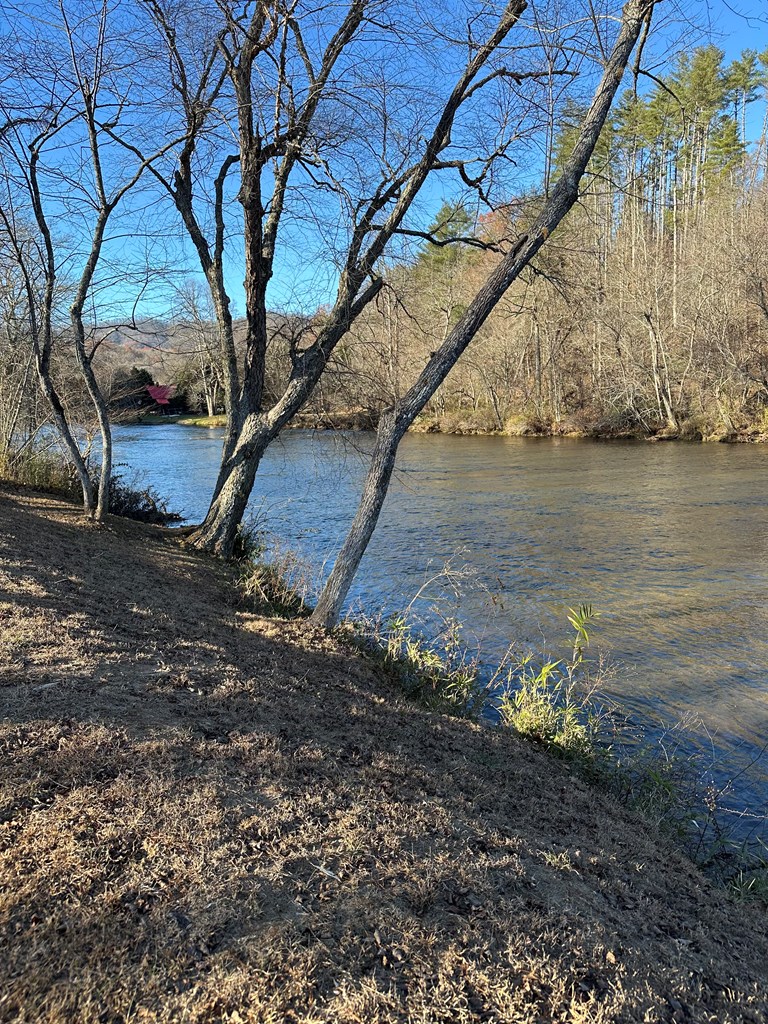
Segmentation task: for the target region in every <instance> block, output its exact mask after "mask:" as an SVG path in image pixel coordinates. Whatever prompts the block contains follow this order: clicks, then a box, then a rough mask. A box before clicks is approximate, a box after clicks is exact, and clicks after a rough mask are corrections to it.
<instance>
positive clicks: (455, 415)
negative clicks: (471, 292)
mask: <svg viewBox="0 0 768 1024" xmlns="http://www.w3.org/2000/svg"><path fill="white" fill-rule="evenodd" d="M377 421H378V414H377V412H376V410H374V409H364V408H355V409H337V410H333V411H328V412H326V411H322V412H312V411H302V412H299V413H297V414H296V416H295V417H294V418H293V419H292V420H291V421H290V422H289V423H288V424H287V425H286V427H287V429H294V430H375V429H376V426H377ZM125 422H127V423H136V424H139V425H142V426H153V425H161V424H168V423H178V424H179V425H180V426H183V427H202V428H212V427H224V426H226V423H227V418H226V416H224V415H217V416H195V415H189V414H182V415H173V416H170V415H169V416H161V415H158V414H156V413H145V414H143V415H141V416H138V417H137V418H135V419H133V420H129V421H125ZM410 430H411V432H412V433H416V434H451V435H458V436H471V437H571V438H581V439H585V440H593V441H650V442H658V441H689V442H690V441H694V442H718V443H721V444H765V443H767V442H768V432H767V431H766V429H765V420H764V419H763V420H760V421H759V422H754V423H747V422H745V423H742V424H739V425H734V424H730V425H729V426H726V425H725V424H724V423H722V422H714V421H708V420H706V419H705V418H703V417H700V418H694V419H690V420H684V421H683V422H682V423H681V424H680V427H679V429H678V430H673V429H670V428H669V427H666V428H659V429H650V428H648V429H646V428H643V427H641V426H627V425H626V424H621V423H615V422H607V421H602V420H593V421H592V420H588V419H584V418H583V417H576V418H566V419H563V420H558V421H549V420H542V419H538V418H536V417H526V416H515V417H511V418H510V419H508V420H507V421H506V422H505V423H504V424H503V425H502V426H499V425H498V422H496V421H495V420H494V417H493V415H492V414H491V412H490V410H488V409H481V410H478V411H475V412H472V411H452V412H446V413H443V414H433V413H423V414H422V415H421V416H419V417H418V418H417V419H416V421H415V422H414V424H413V425H412V426H411V428H410Z"/></svg>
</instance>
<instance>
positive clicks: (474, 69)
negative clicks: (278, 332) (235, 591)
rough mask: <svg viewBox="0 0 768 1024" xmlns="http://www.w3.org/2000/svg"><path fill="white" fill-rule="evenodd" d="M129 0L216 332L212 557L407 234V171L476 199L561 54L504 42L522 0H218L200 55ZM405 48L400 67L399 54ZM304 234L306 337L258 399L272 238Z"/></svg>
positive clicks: (177, 17)
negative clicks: (448, 180)
mask: <svg viewBox="0 0 768 1024" xmlns="http://www.w3.org/2000/svg"><path fill="white" fill-rule="evenodd" d="M144 3H145V5H146V7H147V8H148V9H149V10H150V11H151V13H152V15H153V17H154V19H155V23H156V24H157V26H158V28H159V30H160V32H161V34H162V36H163V38H164V40H165V43H166V47H167V53H168V62H169V66H170V69H171V87H172V91H173V96H174V98H175V100H176V102H178V103H180V105H181V108H182V110H183V116H184V119H185V124H186V131H187V137H186V141H185V144H184V146H183V147H182V149H181V151H180V153H179V154H178V160H177V163H176V165H175V167H174V169H173V171H172V172H170V171H169V172H168V173H160V171H159V170H158V169H155V171H154V173H155V174H156V177H157V179H158V180H159V181H161V182H162V183H163V185H164V187H165V188H166V189H167V190H168V192H169V193H170V194H171V196H172V197H173V200H174V202H175V205H176V207H177V209H178V211H179V213H180V215H181V218H182V220H183V222H184V225H185V227H186V229H187V232H188V233H189V237H190V238H191V239H192V242H193V244H194V247H195V249H196V252H197V255H198V258H199V261H200V265H201V268H202V270H203V272H204V274H205V277H206V280H207V281H208V284H209V287H210V289H211V295H212V300H213V305H214V309H215V312H216V316H217V319H218V321H219V327H220V337H221V340H222V346H223V354H222V367H223V372H224V379H225V388H224V390H225V402H226V407H227V413H228V429H227V436H226V440H225V443H224V448H223V455H222V463H221V470H220V473H219V477H218V481H217V484H216V487H215V491H214V495H213V500H212V503H211V506H210V509H209V511H208V514H207V515H206V517H205V519H204V521H203V523H202V524H201V525H200V526H199V527H198V528H197V530H196V531H194V532H193V534H192V535H191V537H190V543H192V544H193V545H195V546H197V547H199V548H202V549H205V550H208V551H211V552H215V553H217V554H220V555H223V556H229V555H231V553H232V551H233V547H234V543H235V539H236V536H237V530H238V527H239V524H240V522H241V520H242V517H243V514H244V512H245V508H246V504H247V502H248V498H249V496H250V493H251V489H252V486H253V482H254V478H255V474H256V471H257V469H258V466H259V463H260V460H261V458H262V456H263V454H264V452H265V450H266V449H267V447H268V445H269V444H270V443H271V442H272V441H273V440H274V438H275V437H276V436H277V435H278V433H279V432H280V430H281V429H282V428H283V426H284V425H285V424H286V423H287V422H288V421H289V420H290V419H291V418H292V417H293V416H294V415H295V414H296V413H297V411H298V410H299V409H300V408H301V407H302V406H303V405H304V403H305V402H306V401H307V400H308V399H309V397H310V396H311V395H312V393H313V391H314V389H315V387H316V385H317V384H318V381H319V380H320V378H321V376H322V374H323V373H324V371H325V369H326V367H327V365H328V364H329V361H330V360H331V356H332V354H333V352H334V350H335V349H336V347H337V345H338V344H339V342H340V341H341V340H342V339H343V338H344V337H345V336H346V335H347V332H348V331H349V329H350V327H351V325H352V324H353V323H354V322H355V320H356V319H357V317H358V316H359V315H360V313H361V312H362V311H363V310H364V309H365V308H366V306H367V305H368V303H370V302H371V300H372V299H373V298H374V297H375V296H376V295H377V294H378V293H379V291H380V288H381V284H382V281H381V271H380V263H381V260H382V258H383V257H384V255H385V253H386V252H387V251H389V250H390V249H391V247H392V245H393V244H394V243H395V241H396V240H397V239H400V238H402V237H403V234H404V233H405V234H406V235H407V234H409V233H410V234H412V233H413V229H412V228H409V227H408V224H407V218H408V217H409V216H412V215H413V214H414V213H415V212H416V211H415V208H416V201H417V199H418V197H419V195H420V194H421V192H422V190H423V188H424V185H425V183H426V182H427V181H428V180H429V179H430V177H431V176H433V175H434V174H435V173H437V172H449V171H450V172H452V173H453V174H455V175H456V176H457V177H458V178H459V180H460V182H461V184H462V186H463V187H464V188H466V189H469V190H471V191H474V192H475V193H476V194H477V195H479V196H482V197H485V198H486V199H487V190H488V189H489V188H490V187H491V186H492V185H493V175H494V174H498V173H500V172H499V171H498V167H499V161H500V158H501V157H503V155H504V154H505V153H506V152H507V151H508V148H509V146H510V144H511V142H512V140H513V139H514V138H515V137H516V136H517V135H519V134H520V133H521V132H522V131H523V130H524V128H525V125H526V123H527V121H528V120H529V119H530V117H531V110H532V101H531V94H532V93H533V92H534V91H535V89H537V88H539V83H540V82H545V81H546V82H551V78H552V75H553V74H557V73H559V72H561V73H566V70H567V64H568V57H567V55H566V54H562V55H561V65H562V66H561V67H560V68H554V67H553V66H552V60H551V59H550V60H549V62H548V63H547V66H546V67H539V65H538V64H537V63H536V62H535V61H533V62H532V61H531V54H532V53H533V52H534V51H533V48H532V47H528V46H521V47H520V48H519V50H518V51H516V52H515V53H514V54H513V51H511V50H510V49H509V48H508V47H507V45H506V40H507V36H508V35H509V33H510V32H511V30H512V29H513V27H514V26H515V25H517V24H518V22H519V19H520V17H521V15H522V13H523V12H524V10H525V8H526V0H508V2H507V3H506V6H503V7H502V8H501V10H500V11H499V12H498V14H496V15H495V16H493V17H492V11H491V8H490V6H489V5H483V6H478V7H477V10H476V11H475V12H474V13H473V15H472V17H471V18H470V19H469V21H468V23H467V28H466V32H462V34H461V35H460V36H458V37H457V35H456V26H455V21H456V19H455V11H454V10H452V9H449V8H446V10H445V11H442V12H441V11H440V9H439V7H435V8H434V11H433V14H432V17H431V18H430V19H425V18H424V17H423V13H422V12H421V11H420V10H419V9H417V8H410V7H409V6H408V5H406V4H404V3H402V2H399V3H396V2H395V0H348V2H347V3H345V4H344V5H343V6H342V7H341V8H338V7H337V6H334V5H331V4H327V5H320V7H319V8H318V7H316V6H310V5H308V6H306V7H305V6H304V5H303V4H301V3H300V2H298V0H270V2H267V0H260V2H257V3H255V4H249V5H239V4H236V3H234V2H233V0H219V2H217V4H216V5H215V6H214V5H213V4H211V7H210V9H206V10H207V13H209V14H210V19H209V20H208V21H207V22H206V29H205V31H206V33H207V36H206V42H207V49H205V50H204V53H203V56H202V57H201V56H200V55H199V54H200V49H199V47H198V49H197V50H196V49H195V48H194V47H193V46H192V45H191V44H190V42H189V33H190V23H189V19H188V17H187V16H186V14H185V13H184V11H183V9H182V8H180V7H179V6H178V5H175V4H172V3H170V0H144ZM214 13H216V15H217V16H218V20H214ZM440 17H442V18H443V21H444V25H443V28H442V29H438V28H437V27H436V24H435V22H436V21H437V20H438V19H439V18H440ZM196 27H199V23H197V24H196ZM417 51H418V62H419V63H418V67H417V68H416V67H414V66H413V65H410V66H408V65H407V63H406V66H405V67H404V60H405V61H411V62H414V61H415V60H416V57H415V54H416V52H417ZM404 54H405V55H407V57H404V56H403V55H404ZM513 56H514V62H515V66H514V67H512V66H510V62H511V61H512V58H513ZM550 56H551V55H550ZM430 64H431V65H432V66H433V68H434V74H432V73H431V71H432V68H430V66H429V65H430ZM393 69H394V70H393ZM398 69H400V71H401V74H402V71H403V70H404V71H405V73H404V74H402V80H398V74H397V72H398ZM438 69H439V72H438ZM568 73H569V74H570V73H571V72H568ZM443 83H446V84H445V85H443ZM514 97H517V99H518V100H519V103H518V104H517V105H516V104H515V103H514V102H513V99H514ZM513 111H515V113H514V115H513V113H512V112H513ZM227 133H228V134H227ZM201 168H204V169H205V170H206V171H207V172H208V174H207V178H205V175H204V174H203V172H201ZM206 182H207V186H206ZM206 194H208V195H209V197H210V202H206ZM233 199H236V202H237V203H238V204H239V206H240V207H241V224H240V227H239V228H238V230H237V231H236V232H235V234H236V235H237V238H238V239H239V240H240V241H241V242H242V245H243V253H244V269H245V281H244V290H245V319H246V337H245V344H244V349H245V355H244V362H243V365H242V367H241V366H240V365H239V363H238V359H237V353H236V350H235V345H234V335H233V323H232V314H231V309H230V306H231V302H230V296H229V294H228V292H227V288H226V285H225V272H224V269H225V250H226V246H227V241H228V238H229V236H230V233H231V232H230V230H229V223H230V221H229V207H230V204H231V202H232V200H233ZM326 218H327V219H326ZM312 237H316V238H319V239H322V244H323V246H324V248H325V256H326V258H327V259H328V262H329V264H330V273H331V275H332V276H334V277H335V278H336V279H337V282H338V284H337V289H336V295H335V298H334V300H333V302H332V303H331V304H330V307H329V308H328V309H327V311H326V313H325V315H324V316H323V318H322V323H321V325H320V327H319V329H318V330H317V331H316V332H315V333H314V335H313V337H312V338H311V339H310V338H308V337H307V336H306V335H305V336H304V338H303V341H302V343H300V344H297V345H296V346H294V347H292V348H291V351H290V370H289V373H288V376H287V379H286V380H285V381H284V384H283V388H282V392H281V393H280V394H279V395H278V396H277V397H276V398H274V396H270V395H268V394H267V391H266V389H265V381H266V358H267V344H268V333H269V332H268V317H267V309H268V302H267V294H268V286H269V283H270V280H271V278H272V276H273V273H274V271H275V266H276V260H278V259H279V258H280V256H281V252H282V253H284V247H285V245H286V239H288V242H289V243H293V242H295V243H296V244H297V245H300V244H303V245H304V247H305V248H308V247H309V244H308V243H309V240H310V239H311V238H312ZM303 256H304V254H302V256H300V257H299V258H298V261H297V262H298V264H299V267H300V268H301V269H304V268H305V266H306V264H305V263H304V262H303Z"/></svg>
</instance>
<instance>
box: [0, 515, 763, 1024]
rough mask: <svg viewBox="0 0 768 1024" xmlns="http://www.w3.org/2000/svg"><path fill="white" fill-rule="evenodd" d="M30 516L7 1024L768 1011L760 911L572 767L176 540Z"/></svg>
mask: <svg viewBox="0 0 768 1024" xmlns="http://www.w3.org/2000/svg"><path fill="white" fill-rule="evenodd" d="M0 500H4V499H0ZM6 510H7V512H8V520H13V528H12V530H10V531H9V530H4V532H3V536H2V537H1V538H0V561H1V562H2V564H3V566H4V571H5V584H4V589H3V592H2V594H0V602H4V604H0V607H2V608H3V612H4V615H5V620H4V621H5V622H6V624H10V629H11V630H14V629H15V630H16V631H17V633H19V635H20V637H21V641H20V643H19V644H18V645H17V648H16V649H14V650H12V651H11V653H10V656H9V657H7V658H6V664H5V666H4V668H3V676H2V679H3V682H4V683H5V685H4V686H3V687H0V695H1V696H2V699H3V702H4V717H5V722H4V724H3V726H2V728H1V729H0V744H2V762H1V764H0V779H2V786H1V787H0V794H2V796H1V799H2V802H1V803H0V822H2V828H3V832H2V849H1V851H0V933H1V937H2V942H3V944H4V946H5V948H6V949H8V950H10V957H9V964H8V967H9V969H8V971H7V973H6V978H5V981H4V982H0V1019H9V1020H10V1019H14V1016H13V1014H14V1013H16V1018H17V1019H25V1017H24V1014H26V1019H29V1020H32V1019H35V1020H47V1019H50V1020H78V1021H81V1020H82V1021H86V1020H88V1021H90V1020H121V1019H123V1020H126V1021H127V1020H138V1019H142V1014H143V1015H144V1017H143V1019H150V1020H160V1019H167V1020H177V1019H182V1018H183V1019H189V1020H200V1021H203V1020H205V1021H209V1020H222V1021H224V1020H227V1019H231V1020H237V1018H236V1017H234V1016H230V1017H229V1018H228V1015H233V1014H234V1013H235V1012H237V1013H239V1014H240V1015H241V1019H243V1020H248V1019H249V1017H248V1016H247V1014H250V1015H251V1018H250V1019H254V1020H262V1019H270V1018H269V1015H270V1014H271V1015H272V1016H271V1019H275V1020H279V1019H284V1020H291V1019H293V1020H305V1019H306V1020H309V1019H327V1020H361V1019H364V1020H371V1021H375V1020H382V1021H383V1020H388V1021H391V1020H401V1019H402V1020H406V1019H424V1020H446V1021H447V1020H454V1019H455V1020H462V1019H464V1020H478V1021H479V1020H518V1019H520V1020H524V1019H536V1018H537V1017H539V1018H540V1019H550V1018H552V1017H555V1016H556V1015H557V1014H560V1015H561V1016H562V1015H563V1014H564V1013H566V1011H567V1012H569V1013H571V1018H572V1019H577V1017H576V1011H577V1009H578V1008H579V1007H581V1008H582V1009H584V1010H586V1008H588V1007H590V1006H591V1007H592V1009H593V1010H594V1015H597V1014H599V1013H602V1014H603V1018H604V1019H606V1020H612V1019H626V1020H633V1019H638V1020H639V1019H643V1015H644V1014H645V1013H646V1012H647V1011H648V1009H649V1008H650V1007H652V1006H655V1007H656V1008H657V1010H658V1012H660V1013H663V1012H667V1011H668V1010H669V1006H670V1005H672V1004H668V1002H667V999H668V997H669V998H674V999H676V1000H677V1001H678V1002H680V1003H681V1005H682V1004H683V1003H684V1004H685V1005H686V1006H690V1007H693V1008H694V1009H695V1012H699V1013H700V1017H701V1019H706V1018H705V1017H704V1008H706V1010H707V1012H708V1013H710V1017H711V1016H712V1015H713V1014H714V1015H715V1017H717V1016H718V1015H719V1016H720V1017H721V1018H722V1019H726V1017H727V1012H729V1011H728V1005H733V1006H737V1005H739V1001H740V1003H741V1007H742V1009H741V1011H740V1012H744V1008H748V1007H749V1005H750V1001H751V1003H752V1004H753V1005H754V1006H757V1003H756V1002H755V1000H757V999H758V996H757V995H755V993H756V992H757V991H758V988H757V986H758V985H759V984H760V983H761V982H764V981H765V974H764V964H765V962H768V944H767V943H766V941H765V936H764V933H763V934H757V935H754V934H753V935H750V934H749V931H748V930H747V929H745V928H744V927H743V921H744V920H746V919H748V918H749V912H746V914H747V917H746V918H742V917H741V915H740V919H739V925H740V927H739V928H738V929H737V928H735V927H734V921H735V915H734V912H733V908H732V907H731V906H730V905H729V904H728V903H727V901H726V900H725V899H724V897H722V896H720V895H719V894H713V893H711V892H707V893H704V892H703V891H702V884H703V883H702V881H701V879H700V878H699V876H698V875H697V874H696V873H695V872H694V871H693V870H692V868H691V867H690V866H689V865H687V864H686V862H685V861H684V860H683V859H682V858H681V857H679V856H677V855H675V854H671V853H670V852H669V851H668V850H665V849H664V848H663V846H661V847H660V846H659V844H658V842H657V841H656V840H655V839H654V838H653V837H652V836H649V835H643V834H640V829H639V825H638V822H637V821H636V820H635V819H633V818H631V817H630V816H629V815H626V814H624V813H623V812H622V811H620V810H619V809H617V808H613V807H611V806H610V805H609V804H608V803H607V802H606V801H605V800H604V799H603V798H601V797H599V796H598V795H597V794H595V793H594V792H592V791H590V790H589V789H588V788H587V787H586V786H585V785H584V784H583V783H582V782H580V781H579V780H578V779H575V778H573V777H572V776H571V774H570V772H569V771H568V769H567V767H566V766H564V765H562V764H558V763H556V762H553V761H552V759H551V758H549V757H547V756H546V755H545V754H544V753H543V752H541V751H539V750H537V749H536V748H534V747H533V746H531V745H530V744H525V743H521V742H520V741H518V740H516V739H515V737H513V736H511V735H510V734H508V733H505V732H502V731H501V730H490V729H485V728H480V727H477V726H473V725H471V724H470V723H466V722H456V721H453V720H449V719H446V718H442V717H440V716H438V715H434V714H430V713H427V712H425V711H423V710H422V709H420V708H417V707H414V706H412V705H408V704H406V703H405V702H404V701H402V700H401V699H400V698H399V696H398V694H397V693H396V692H395V691H393V689H392V687H391V685H390V684H389V683H388V682H387V680H386V679H383V678H382V677H381V676H380V675H378V674H377V673H376V672H375V671H374V669H373V668H372V666H371V665H370V664H369V663H367V662H365V661H364V660H363V659H362V658H360V657H359V656H356V655H353V654H349V653H348V652H344V651H342V650H340V649H339V648H337V647H335V646H334V644H333V643H332V642H331V641H323V640H322V639H321V638H320V637H315V638H313V639H311V641H308V640H307V639H306V637H305V636H304V635H303V633H302V629H303V628H304V627H302V626H301V625H300V624H279V623H269V622H265V621H263V620H258V619H256V618H255V617H253V616H249V615H248V614H247V613H243V612H238V611H236V609H235V608H233V600H234V598H233V590H232V584H231V573H230V572H229V570H228V569H226V568H225V567H222V566H221V565H219V564H218V563H216V562H213V561H210V560H207V559H201V558H198V557H197V556H194V555H192V554H190V553H189V552H186V551H184V550H183V549H182V548H180V546H179V545H178V543H177V541H176V540H175V539H174V538H173V537H172V535H169V534H168V532H167V531H162V530H151V529H150V530H148V529H147V528H142V527H136V526H135V525H134V524H129V523H121V522H120V521H111V522H110V524H109V526H108V527H107V528H106V529H102V530H98V531H97V530H95V528H92V527H86V528H84V527H83V526H82V525H81V524H80V523H79V522H78V521H77V515H76V512H75V511H74V510H69V511H67V509H66V508H65V507H58V508H57V510H56V511H55V514H53V515H52V513H51V511H50V509H48V510H47V511H46V510H45V509H43V508H40V507H38V508H35V507H33V508H31V509H30V508H29V507H28V504H27V503H25V502H24V501H23V500H21V499H20V500H19V502H18V503H17V504H16V507H15V508H14V507H12V506H10V505H9V504H7V503H6V506H5V508H4V509H3V510H2V511H3V512H5V511H6ZM4 521H5V520H4ZM30 621H31V623H32V625H33V627H34V628H33V629H32V630H31V631H30V630H26V632H25V626H24V624H25V622H27V624H29V622H30ZM46 631H48V634H49V635H47V634H46ZM4 635H5V634H4ZM46 639H48V640H50V644H49V645H48V647H47V646H46ZM323 643H325V645H326V648H325V649H322V648H321V647H320V645H321V644H323ZM62 644H63V646H62ZM49 647H50V648H51V649H50V650H49V649H48V648H49ZM54 648H55V649H56V650H57V651H58V654H57V658H58V660H55V659H54V658H53V653H52V651H53V649H54ZM41 652H42V653H41ZM726 947H727V954H724V953H723V949H725V948H726ZM607 951H608V952H610V953H611V956H610V958H609V957H607ZM724 974H726V975H727V976H728V978H727V984H725V985H724V982H723V975H724ZM681 979H683V980H681ZM685 979H687V980H685ZM718 985H719V986H720V987H719V988H718ZM723 991H731V993H732V994H731V995H727V996H724V995H723V994H722V993H723ZM724 999H727V1000H729V1001H730V1002H729V1003H728V1005H726V1003H723V1000H724ZM654 1000H655V1002H654ZM718 1000H719V1002H718ZM568 1006H571V1007H572V1010H573V1012H571V1011H570V1010H567V1008H568ZM13 1007H16V1010H13ZM564 1007H565V1008H566V1009H564ZM622 1007H624V1009H622ZM626 1007H629V1010H627V1009H626ZM20 1008H21V1009H20ZM590 1012H591V1011H590ZM313 1014H316V1015H317V1016H315V1017H313V1016H312V1015H313ZM419 1015H421V1016H420V1017H419ZM733 1019H736V1018H735V1017H734V1018H733ZM743 1019H745V1020H747V1019H749V1018H748V1017H747V1016H744V1018H743ZM755 1019H757V1018H755Z"/></svg>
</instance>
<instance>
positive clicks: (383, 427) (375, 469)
mask: <svg viewBox="0 0 768 1024" xmlns="http://www.w3.org/2000/svg"><path fill="white" fill-rule="evenodd" d="M407 426H408V424H407V422H406V421H405V420H403V421H401V422H398V417H397V416H396V415H395V412H394V410H392V409H390V410H388V411H387V412H385V413H384V415H383V416H382V417H381V419H380V420H379V427H378V430H377V432H376V444H375V446H374V449H373V458H372V460H371V465H370V468H369V470H368V475H367V476H366V478H365V486H364V488H363V494H362V497H361V499H360V504H359V505H358V508H357V513H356V514H355V518H354V520H353V522H352V526H351V527H350V528H349V533H348V534H347V537H346V540H345V541H344V544H343V545H342V547H341V551H339V554H338V557H337V558H336V562H335V564H334V566H333V571H332V572H331V575H330V576H329V577H328V580H327V582H326V584H325V586H324V587H323V592H322V594H321V595H320V600H319V601H318V603H317V607H316V608H315V610H314V612H313V613H312V619H311V621H312V622H314V623H316V624H318V625H322V626H331V625H333V624H334V623H335V622H337V621H338V618H339V613H340V612H341V607H342V605H343V604H344V601H345V599H346V596H347V594H348V593H349V588H350V586H351V584H352V580H353V579H354V577H355V573H356V572H357V569H358V566H359V565H360V561H361V559H362V557H363V555H364V554H365V549H366V548H367V547H368V542H369V541H370V539H371V537H372V535H373V531H374V529H375V528H376V524H377V523H378V521H379V515H380V513H381V509H382V507H383V505H384V499H385V498H386V496H387V490H388V488H389V481H390V479H391V477H392V470H393V469H394V468H395V457H396V455H397V447H398V445H399V443H400V440H401V438H402V436H403V434H404V433H405V431H406V429H407Z"/></svg>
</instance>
